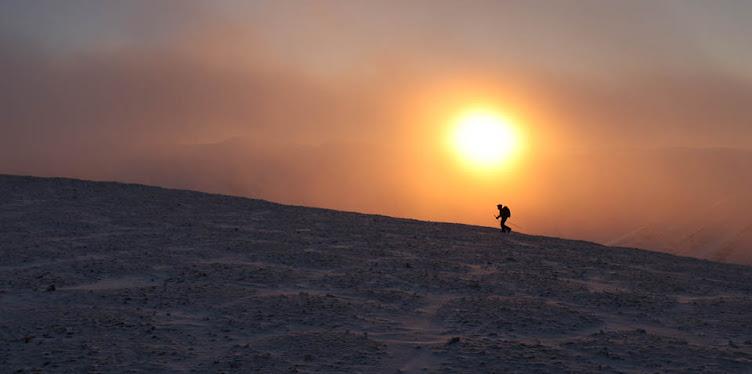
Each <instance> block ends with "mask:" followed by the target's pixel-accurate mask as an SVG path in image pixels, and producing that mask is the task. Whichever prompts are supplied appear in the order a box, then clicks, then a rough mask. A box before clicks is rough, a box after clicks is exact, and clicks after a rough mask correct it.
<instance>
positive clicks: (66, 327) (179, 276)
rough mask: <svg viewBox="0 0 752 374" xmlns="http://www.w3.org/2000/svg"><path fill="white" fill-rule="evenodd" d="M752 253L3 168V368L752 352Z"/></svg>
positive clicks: (665, 363)
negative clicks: (713, 255) (646, 246)
mask: <svg viewBox="0 0 752 374" xmlns="http://www.w3.org/2000/svg"><path fill="white" fill-rule="evenodd" d="M750 313H752V269H751V268H749V267H744V266H735V265H728V264H720V263H713V262H708V261H702V260H696V259H690V258H682V257H675V256H671V255H666V254H660V253H654V252H648V251H642V250H636V249H626V248H610V247H604V246H600V245H596V244H593V243H587V242H577V241H565V240H560V239H554V238H545V237H536V236H528V235H522V234H518V233H514V234H512V235H501V234H499V232H498V231H497V230H494V229H490V228H483V227H473V226H464V225H456V224H441V223H431V222H420V221H412V220H403V219H394V218H388V217H382V216H369V215H362V214H356V213H344V212H337V211H330V210H321V209H311V208H302V207H292V206H284V205H278V204H273V203H269V202H264V201H258V200H251V199H244V198H236V197H228V196H218V195H209V194H202V193H196V192H190V191H175V190H166V189H161V188H155V187H145V186H139V185H125V184H117V183H95V182H86V181H77V180H69V179H41V178H30V177H14V176H0V337H1V339H0V372H3V373H5V372H16V371H18V372H70V373H82V372H97V373H119V372H125V371H135V372H153V373H163V372H191V371H196V372H262V373H280V372H303V373H305V372H314V371H321V372H363V373H395V372H429V373H432V372H437V373H468V372H500V373H506V372H551V373H561V372H593V373H601V372H633V373H638V372H639V373H641V372H709V373H723V372H744V371H752V361H750V360H751V358H752V325H750Z"/></svg>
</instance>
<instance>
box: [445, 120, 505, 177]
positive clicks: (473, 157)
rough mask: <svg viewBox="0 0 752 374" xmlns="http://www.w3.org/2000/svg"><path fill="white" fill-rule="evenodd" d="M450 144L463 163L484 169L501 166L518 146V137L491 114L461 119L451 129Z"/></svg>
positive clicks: (503, 121)
mask: <svg viewBox="0 0 752 374" xmlns="http://www.w3.org/2000/svg"><path fill="white" fill-rule="evenodd" d="M452 142H453V143H454V148H455V149H456V151H457V152H458V154H459V156H460V157H461V158H462V159H463V160H464V161H465V162H467V163H469V164H471V165H472V166H475V167H483V168H494V167H498V166H501V165H502V164H504V163H505V162H506V161H508V160H509V159H510V158H511V157H512V156H513V155H514V153H515V152H516V151H517V148H518V146H519V144H518V136H517V134H516V133H515V131H514V128H513V127H512V125H511V124H510V123H509V121H508V120H507V119H505V118H504V117H501V116H498V115H496V114H494V113H490V112H472V113H468V114H465V115H463V116H461V117H460V118H459V120H458V121H457V124H456V127H455V128H454V132H453V134H452Z"/></svg>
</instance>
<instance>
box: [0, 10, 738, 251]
mask: <svg viewBox="0 0 752 374" xmlns="http://www.w3.org/2000/svg"><path fill="white" fill-rule="evenodd" d="M750 19H752V3H751V2H748V1H742V0H739V1H720V0H718V1H691V0H681V1H679V0H676V1H656V0H650V1H636V0H630V1H598V0H593V1H583V0H580V1H566V0H564V1H562V0H557V1H530V0H525V1H456V0H455V1H439V0H430V1H353V0H347V1H346V0H341V1H334V0H318V1H283V0H270V1H239V0H238V1H221V2H205V1H188V0H181V1H157V2H155V1H146V0H144V1H139V0H128V1H95V0H89V1H83V0H68V1H57V0H48V1H42V0H37V1H22V0H19V1H10V0H3V1H0V85H1V86H2V87H3V89H2V90H0V172H3V173H15V174H33V175H43V176H53V175H54V176H70V177H81V178H90V179H91V178H93V179H106V180H120V181H126V182H139V183H150V184H158V185H163V186H168V187H181V188H192V189H200V190H204V191H210V192H221V193H232V194H239V195H245V196H251V197H258V198H265V199H270V200H274V201H278V202H283V203H295V204H303V205H313V206H322V207H330V208H335V209H346V210H355V211H363V212H370V213H381V214H387V215H398V216H405V217H414V218H420V219H433V220H443V221H456V222H467V223H474V224H483V225H494V221H493V217H492V216H493V214H495V213H496V212H494V207H495V205H496V203H498V202H505V203H508V204H510V205H512V207H513V212H514V213H513V219H512V221H511V222H516V223H517V224H518V225H519V226H518V228H522V229H524V230H525V231H528V232H534V233H540V234H550V235H564V236H567V237H578V236H584V237H585V238H594V239H597V240H605V239H608V237H610V236H612V235H617V234H620V233H622V231H623V232H629V231H631V230H632V228H633V227H632V225H634V224H636V223H635V222H634V220H635V216H640V215H642V217H643V218H644V217H645V214H646V213H647V217H648V218H650V219H654V220H662V219H666V217H670V216H672V215H675V214H678V215H681V216H682V217H687V216H694V215H693V214H692V213H688V212H691V210H689V209H688V208H687V206H688V205H693V204H695V203H696V204H700V205H702V204H705V205H707V206H711V205H712V204H715V203H717V202H718V201H720V199H723V198H726V197H728V196H737V195H739V194H743V192H740V191H744V190H745V188H746V186H747V185H748V184H746V183H747V181H752V177H750V176H749V173H750V172H749V171H747V168H746V163H745V162H746V161H744V162H741V163H740V161H738V159H739V158H742V159H744V160H748V159H749V150H750V149H752V107H751V106H750V103H752V48H750V47H749V35H752V22H749V20H750ZM478 106H481V107H486V108H492V109H493V110H495V111H499V112H501V113H503V114H504V115H506V116H509V117H510V118H513V119H514V120H515V123H517V125H518V127H519V129H520V131H521V133H522V134H523V135H524V151H523V152H522V153H520V155H519V157H518V159H517V160H516V162H515V164H514V165H512V166H508V167H504V168H500V169H499V170H497V171H495V172H491V173H482V174H479V173H474V172H472V171H470V170H467V168H466V167H463V165H462V164H461V163H460V162H458V161H457V160H456V158H453V156H452V154H451V152H450V151H449V150H447V149H446V146H445V144H444V141H443V139H444V137H445V134H446V132H447V128H448V126H449V125H450V122H451V119H452V118H454V117H456V116H457V113H459V112H461V111H462V110H464V109H466V108H470V107H478ZM709 148H713V149H715V150H713V149H710V150H708V149H709ZM717 148H729V150H726V151H723V152H731V155H730V154H729V153H723V152H721V153H723V154H719V153H718V151H717ZM677 149H680V150H683V151H681V152H695V150H699V151H702V150H705V151H707V152H710V153H711V155H709V156H707V157H701V158H700V159H701V160H703V162H705V161H708V160H711V161H708V162H710V163H711V165H709V166H708V165H705V166H702V168H697V169H693V168H692V165H689V166H688V165H686V160H687V159H688V158H686V157H677V156H676V155H675V153H672V152H678V151H677ZM693 149H695V150H693ZM731 149H733V150H731ZM688 167H689V169H687V168H688ZM699 170H703V171H707V170H711V171H712V173H713V177H712V178H711V177H708V176H707V174H697V173H699ZM729 178H730V179H733V180H734V182H733V183H732V182H729ZM740 186H741V187H740ZM708 191H710V192H708ZM706 200H707V201H706ZM710 200H713V201H710ZM647 203H649V204H650V206H649V208H645V205H647ZM624 209H626V210H624ZM630 209H632V210H633V211H632V210H630ZM563 217H566V218H563ZM743 218H744V219H747V218H748V217H743ZM625 225H626V226H625ZM605 226H608V227H609V228H611V230H610V231H609V234H608V235H606V234H601V235H600V236H599V235H597V234H593V233H594V232H596V233H598V232H600V233H602V232H604V230H603V227H605ZM627 226H628V227H627Z"/></svg>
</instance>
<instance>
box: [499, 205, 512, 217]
mask: <svg viewBox="0 0 752 374" xmlns="http://www.w3.org/2000/svg"><path fill="white" fill-rule="evenodd" d="M501 216H502V217H507V218H509V217H512V212H510V211H509V207H508V206H505V207H503V208H501Z"/></svg>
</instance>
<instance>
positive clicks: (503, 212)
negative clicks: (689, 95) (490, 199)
mask: <svg viewBox="0 0 752 374" xmlns="http://www.w3.org/2000/svg"><path fill="white" fill-rule="evenodd" d="M496 207H497V208H499V215H498V216H496V218H497V219H498V218H501V232H512V229H511V228H509V226H507V225H505V223H506V222H507V218H509V217H511V216H512V212H510V211H509V207H508V206H503V205H501V204H499V205H497V206H496Z"/></svg>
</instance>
